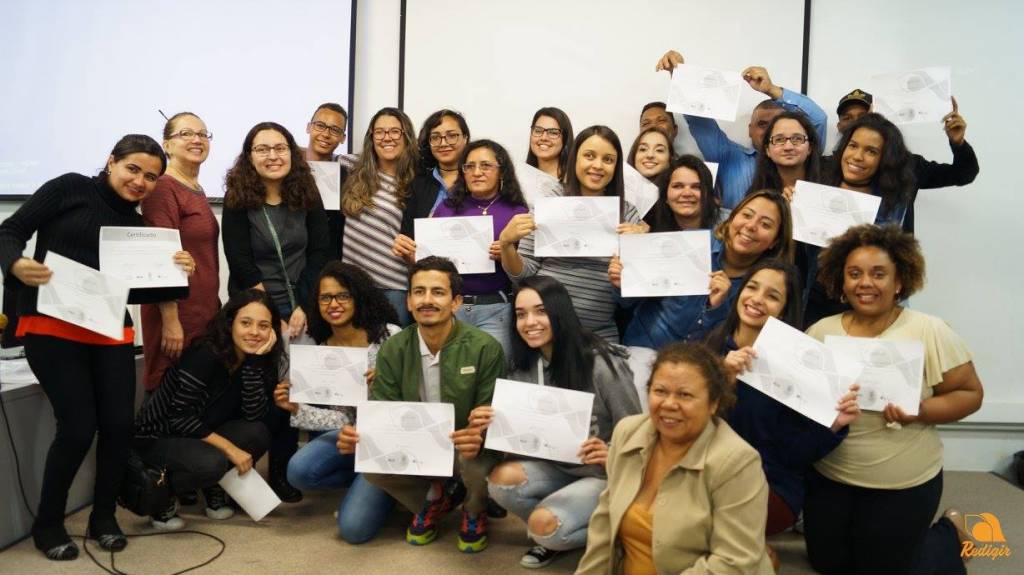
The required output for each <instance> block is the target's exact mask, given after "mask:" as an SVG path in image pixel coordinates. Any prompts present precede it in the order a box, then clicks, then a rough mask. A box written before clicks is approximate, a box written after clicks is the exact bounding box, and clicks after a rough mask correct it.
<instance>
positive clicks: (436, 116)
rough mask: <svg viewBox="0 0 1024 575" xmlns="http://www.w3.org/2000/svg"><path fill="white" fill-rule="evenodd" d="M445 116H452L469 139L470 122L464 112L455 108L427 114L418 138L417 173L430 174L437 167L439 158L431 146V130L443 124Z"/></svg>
mask: <svg viewBox="0 0 1024 575" xmlns="http://www.w3.org/2000/svg"><path fill="white" fill-rule="evenodd" d="M445 118H451V119H453V120H455V122H456V123H457V124H458V125H459V129H460V130H462V135H463V137H465V138H466V141H467V142H468V141H469V124H467V123H466V118H464V117H463V116H462V114H460V113H458V112H456V111H455V110H447V109H445V110H438V111H436V112H434V113H433V114H431V115H429V116H427V119H426V120H424V121H423V126H422V127H421V128H420V135H419V138H418V141H419V147H420V165H419V167H418V170H417V173H420V174H429V173H430V172H432V171H433V170H434V168H436V167H437V158H435V157H434V152H433V150H431V148H430V131H431V130H433V129H434V128H436V127H438V126H440V125H441V122H442V121H444V119H445Z"/></svg>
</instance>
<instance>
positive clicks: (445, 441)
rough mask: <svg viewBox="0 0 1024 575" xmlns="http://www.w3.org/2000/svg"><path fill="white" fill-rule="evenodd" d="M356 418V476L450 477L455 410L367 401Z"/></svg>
mask: <svg viewBox="0 0 1024 575" xmlns="http://www.w3.org/2000/svg"><path fill="white" fill-rule="evenodd" d="M357 416H358V417H359V424H358V430H359V442H358V443H356V471H357V472H359V473H387V474H393V475H428V476H432V477H451V476H452V471H453V469H454V465H455V444H454V443H452V440H451V437H450V436H451V433H452V432H453V431H455V406H454V405H452V404H450V403H418V402H407V401H367V402H366V403H364V404H362V405H360V406H359V408H358V411H357Z"/></svg>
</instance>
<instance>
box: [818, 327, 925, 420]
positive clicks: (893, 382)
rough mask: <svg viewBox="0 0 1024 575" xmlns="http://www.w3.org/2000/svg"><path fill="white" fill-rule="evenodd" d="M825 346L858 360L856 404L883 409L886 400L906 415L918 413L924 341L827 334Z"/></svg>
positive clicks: (873, 409)
mask: <svg viewBox="0 0 1024 575" xmlns="http://www.w3.org/2000/svg"><path fill="white" fill-rule="evenodd" d="M825 347H827V348H829V349H831V350H834V351H836V352H837V353H842V354H845V355H847V356H849V357H851V358H853V359H854V361H856V362H857V363H858V364H860V366H861V368H862V371H861V372H860V377H858V378H857V383H858V384H860V392H859V393H858V399H857V404H858V405H860V408H861V409H865V410H869V411H882V410H884V409H885V406H886V404H889V403H892V404H894V405H897V406H899V407H900V408H901V409H903V411H905V412H906V413H907V415H917V412H918V408H919V407H920V406H921V385H922V382H923V381H924V344H922V343H921V342H919V341H913V340H889V339H877V338H872V337H842V336H836V335H827V336H825Z"/></svg>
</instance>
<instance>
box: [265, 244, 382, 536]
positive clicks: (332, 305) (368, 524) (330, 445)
mask: <svg viewBox="0 0 1024 575" xmlns="http://www.w3.org/2000/svg"><path fill="white" fill-rule="evenodd" d="M317 286H318V287H317V291H316V294H315V296H314V298H313V299H314V302H315V304H316V305H317V307H318V308H319V310H320V311H319V313H318V314H316V315H314V316H312V317H311V319H310V322H309V323H310V333H311V334H312V335H313V338H314V339H315V340H316V342H317V344H318V345H329V346H331V345H332V346H343V347H365V348H367V350H366V351H367V367H368V371H367V381H368V382H369V381H372V379H373V375H372V374H373V370H374V367H373V366H374V364H375V363H376V359H377V350H378V349H380V346H381V344H383V343H384V341H385V340H387V338H388V337H389V336H390V335H392V334H394V333H397V332H398V330H399V327H398V326H397V325H394V324H395V322H396V321H397V318H396V316H395V310H394V309H392V307H391V304H390V303H388V300H387V299H385V298H384V294H382V293H381V292H380V290H378V289H377V288H376V286H374V285H373V280H372V279H371V278H370V276H369V275H367V273H366V272H364V271H363V270H362V269H360V268H358V267H356V266H354V265H352V264H346V263H343V262H340V261H333V262H330V263H328V264H327V265H326V266H324V269H323V271H322V272H320V278H319V280H318V281H317ZM290 387H291V385H290V384H289V383H288V382H281V383H279V384H278V385H277V388H276V389H275V390H274V403H276V404H277V406H278V407H280V408H281V409H284V410H286V411H288V412H289V413H291V414H292V415H291V425H292V427H295V428H299V429H306V430H309V431H312V432H319V435H316V437H314V438H313V439H311V440H310V441H309V443H307V444H306V445H305V446H303V447H302V449H300V450H299V451H298V452H297V453H296V454H295V455H294V456H292V459H291V461H289V462H288V482H289V483H291V484H292V485H295V486H296V487H298V488H299V489H307V490H323V489H338V488H340V487H348V492H347V493H346V494H345V499H343V500H342V501H341V505H340V506H339V508H338V532H339V533H340V535H341V538H342V539H344V540H345V541H348V542H349V543H353V544H355V543H365V542H366V541H369V540H370V539H373V537H374V536H375V535H376V534H377V530H378V529H379V528H380V526H381V524H382V523H383V522H384V521H385V520H386V519H387V517H388V514H389V513H390V512H391V509H392V508H393V507H394V504H395V501H394V499H392V498H391V496H389V495H388V494H387V493H386V492H384V491H383V490H381V489H379V488H377V487H374V486H373V485H371V484H370V483H368V482H367V481H366V480H365V479H363V477H362V476H361V475H358V474H356V472H355V471H354V468H355V458H354V456H353V455H342V454H340V453H338V448H337V447H336V444H337V441H338V430H339V429H341V428H342V427H343V426H345V425H355V421H356V410H355V408H353V407H340V406H339V407H335V406H316V405H308V404H299V403H293V402H291V401H290V400H289V398H288V390H289V388H290Z"/></svg>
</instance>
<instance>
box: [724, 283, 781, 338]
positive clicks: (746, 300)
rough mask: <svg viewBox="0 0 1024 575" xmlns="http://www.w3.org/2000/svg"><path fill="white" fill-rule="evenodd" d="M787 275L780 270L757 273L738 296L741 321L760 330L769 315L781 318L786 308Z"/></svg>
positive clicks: (737, 308) (737, 307)
mask: <svg viewBox="0 0 1024 575" xmlns="http://www.w3.org/2000/svg"><path fill="white" fill-rule="evenodd" d="M786 296H787V294H786V276H785V274H783V273H782V272H781V271H779V270H772V269H763V270H761V271H759V272H757V273H755V274H754V275H753V276H752V277H751V278H750V280H749V281H748V282H747V283H746V284H744V286H743V288H742V289H740V293H739V295H737V296H736V311H737V312H739V318H740V323H741V324H743V325H745V326H747V327H749V328H753V329H754V330H756V331H760V329H761V328H762V327H764V324H765V323H766V322H767V321H768V318H769V317H774V318H776V319H777V318H779V316H781V315H782V310H784V309H785V308H786Z"/></svg>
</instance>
